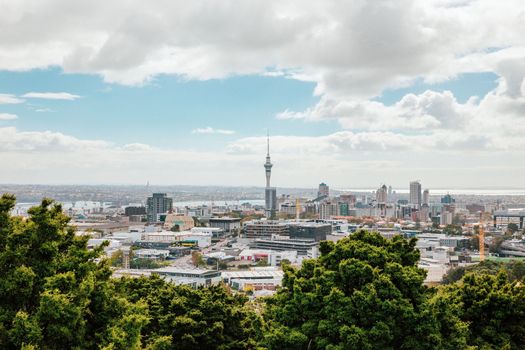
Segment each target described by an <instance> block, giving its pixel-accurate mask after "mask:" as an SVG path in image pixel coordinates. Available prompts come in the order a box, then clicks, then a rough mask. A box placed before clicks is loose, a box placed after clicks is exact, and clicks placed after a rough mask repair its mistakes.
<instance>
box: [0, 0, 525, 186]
mask: <svg viewBox="0 0 525 350" xmlns="http://www.w3.org/2000/svg"><path fill="white" fill-rule="evenodd" d="M524 77H525V2H523V0H503V1H493V0H478V1H476V0H428V1H418V0H412V1H411V0H390V1H387V0H369V1H366V0H354V1H329V0H326V1H306V0H297V1H271V0H261V1H257V0H250V1H246V0H237V1H233V0H220V1H199V0H192V1H173V0H166V1H154V2H151V1H128V0H127V1H120V0H112V1H107V0H105V1H96V0H91V1H71V0H61V1H53V0H45V1H37V2H35V1H29V0H28V1H25V0H0V164H1V166H0V183H46V184H49V183H51V184H62V183H64V184H75V183H78V184H102V183H106V184H120V183H121V184H144V183H146V182H147V181H149V182H150V183H152V184H193V185H259V186H262V185H264V169H263V166H262V164H263V162H264V157H265V134H266V130H267V129H269V130H270V133H271V135H272V137H271V149H272V160H273V162H274V171H273V177H272V179H273V185H275V186H294V187H314V186H316V184H317V183H319V182H321V181H324V182H327V183H328V184H330V185H331V186H332V187H336V188H358V187H375V186H378V185H379V184H381V183H387V184H392V185H394V187H399V188H402V187H407V186H408V182H409V181H410V180H414V179H419V180H421V181H422V182H423V184H424V186H425V187H430V188H473V187H493V188H494V187H523V182H522V179H523V178H524V177H523V172H524V170H525V137H524V135H525V80H524Z"/></svg>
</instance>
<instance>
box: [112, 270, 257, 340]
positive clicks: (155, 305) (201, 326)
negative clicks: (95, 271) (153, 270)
mask: <svg viewBox="0 0 525 350" xmlns="http://www.w3.org/2000/svg"><path fill="white" fill-rule="evenodd" d="M115 286H116V290H117V292H118V294H121V295H127V297H128V300H129V301H130V302H132V303H138V302H144V303H145V305H146V306H147V307H148V309H149V317H150V318H151V321H150V322H149V324H147V325H146V326H145V327H144V329H143V331H142V337H143V339H144V342H145V343H148V344H153V343H155V342H158V341H159V339H163V341H164V342H166V343H167V344H170V345H169V348H171V349H217V348H220V349H254V348H256V347H257V339H258V338H260V337H261V336H262V334H261V330H262V327H261V323H260V319H259V317H257V316H256V314H255V313H253V312H252V311H251V310H249V309H248V308H247V307H246V306H245V303H246V301H247V300H246V299H245V298H244V297H242V296H241V295H236V296H234V295H231V294H230V293H228V292H227V290H226V289H225V288H224V287H223V286H211V287H208V288H202V289H197V290H194V289H191V288H189V287H185V286H175V285H173V284H171V283H167V282H165V281H164V280H163V279H161V278H160V277H158V276H156V275H154V276H153V277H151V278H122V279H119V280H115Z"/></svg>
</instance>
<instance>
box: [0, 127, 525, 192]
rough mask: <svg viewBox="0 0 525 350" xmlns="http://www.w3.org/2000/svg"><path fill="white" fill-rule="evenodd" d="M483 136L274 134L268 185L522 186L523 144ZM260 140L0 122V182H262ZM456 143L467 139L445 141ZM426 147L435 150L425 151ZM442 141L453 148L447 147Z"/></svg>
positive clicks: (258, 138)
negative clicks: (89, 132) (94, 134)
mask: <svg viewBox="0 0 525 350" xmlns="http://www.w3.org/2000/svg"><path fill="white" fill-rule="evenodd" d="M487 137H489V136H483V135H482V136H479V138H480V139H481V141H480V140H479V139H478V140H475V139H474V140H469V139H468V138H467V139H465V138H461V137H460V135H459V133H457V134H454V135H448V134H441V135H439V137H432V136H421V135H419V136H418V135H404V136H401V135H398V134H395V133H390V132H363V133H355V132H351V131H341V132H336V133H333V134H329V135H325V136H319V137H297V136H295V137H294V136H274V137H272V138H271V156H272V162H273V163H274V168H273V169H272V183H273V184H274V185H275V186H278V187H284V186H290V187H301V186H304V187H311V186H313V184H316V183H318V182H320V181H326V182H328V183H330V184H331V185H332V186H334V187H349V186H353V187H362V186H370V185H374V184H376V183H377V184H379V183H381V182H387V183H392V184H394V185H395V184H399V185H405V184H406V181H408V179H410V178H412V177H413V174H418V177H419V178H420V179H421V180H422V181H423V182H424V183H425V185H426V186H456V187H461V186H469V185H472V179H473V178H477V182H476V184H477V185H478V186H483V185H492V186H493V185H494V183H502V184H505V185H506V186H521V182H520V179H521V178H520V177H518V176H516V173H518V172H522V171H523V170H525V169H524V167H523V165H521V164H522V159H523V151H519V152H518V153H514V154H512V153H509V152H506V151H501V150H498V149H491V148H490V147H489V148H486V149H483V150H482V151H479V150H478V149H477V148H476V147H473V146H474V145H475V144H476V142H478V143H479V142H481V143H485V140H484V138H487ZM265 142H266V138H265V136H263V135H261V136H260V137H253V138H241V139H238V140H236V141H233V142H231V143H230V144H229V146H228V147H227V149H226V150H220V149H217V150H213V151H192V150H186V149H159V148H155V147H151V146H149V145H145V144H127V145H124V146H119V145H114V144H112V143H109V142H107V141H103V140H86V139H79V138H76V137H73V136H70V135H65V134H62V133H57V132H52V131H44V132H40V131H19V130H17V129H16V128H13V127H4V128H0V163H1V164H2V174H1V181H2V182H9V183H35V182H39V183H65V184H68V183H88V184H93V183H128V184H129V183H135V184H137V183H144V182H145V181H147V180H150V181H152V182H154V183H159V184H193V185H212V184H222V185H234V186H238V185H247V186H249V185H250V186H251V185H261V186H263V185H264V168H263V166H262V165H263V163H264V157H265V154H266V150H265ZM460 142H466V143H467V144H466V145H465V144H464V145H459V146H454V145H453V144H454V143H460ZM447 147H448V149H447ZM432 148H435V149H436V150H437V151H432V152H431V153H429V152H428V150H429V149H432ZM451 148H454V149H455V148H458V149H459V151H455V152H450V149H451ZM521 149H523V148H521ZM439 150H441V151H439ZM465 151H468V154H469V155H470V156H469V157H465ZM480 159H483V160H484V161H483V162H480ZM181 169H184V171H181ZM480 173H482V174H483V175H484V176H480ZM35 174H38V177H37V178H36V177H35V176H36V175H35ZM494 181H496V182H494Z"/></svg>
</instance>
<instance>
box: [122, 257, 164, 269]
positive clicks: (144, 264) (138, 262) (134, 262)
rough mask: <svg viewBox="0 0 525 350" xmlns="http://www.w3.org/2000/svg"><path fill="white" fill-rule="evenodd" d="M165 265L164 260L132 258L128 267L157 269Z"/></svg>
mask: <svg viewBox="0 0 525 350" xmlns="http://www.w3.org/2000/svg"><path fill="white" fill-rule="evenodd" d="M162 266H166V263H165V262H164V261H156V260H153V259H147V258H133V259H131V261H130V262H129V267H130V268H132V269H157V268H159V267H162Z"/></svg>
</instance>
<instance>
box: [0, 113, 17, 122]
mask: <svg viewBox="0 0 525 350" xmlns="http://www.w3.org/2000/svg"><path fill="white" fill-rule="evenodd" d="M15 119H18V116H17V115H16V114H10V113H0V120H15Z"/></svg>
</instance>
